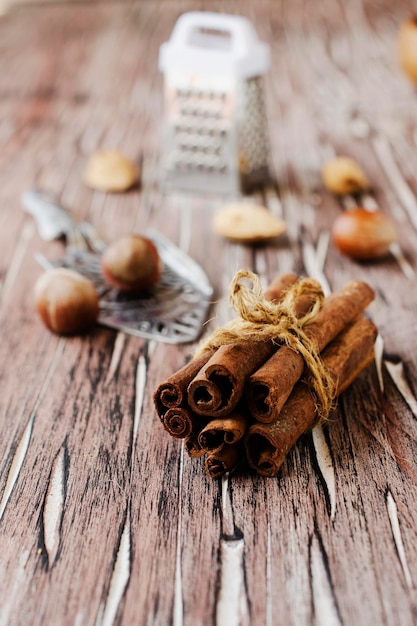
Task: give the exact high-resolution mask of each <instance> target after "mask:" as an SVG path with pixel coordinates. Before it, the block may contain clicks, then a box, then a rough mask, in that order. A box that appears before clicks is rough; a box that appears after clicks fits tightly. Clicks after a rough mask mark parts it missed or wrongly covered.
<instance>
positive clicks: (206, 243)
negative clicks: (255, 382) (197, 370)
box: [0, 0, 417, 626]
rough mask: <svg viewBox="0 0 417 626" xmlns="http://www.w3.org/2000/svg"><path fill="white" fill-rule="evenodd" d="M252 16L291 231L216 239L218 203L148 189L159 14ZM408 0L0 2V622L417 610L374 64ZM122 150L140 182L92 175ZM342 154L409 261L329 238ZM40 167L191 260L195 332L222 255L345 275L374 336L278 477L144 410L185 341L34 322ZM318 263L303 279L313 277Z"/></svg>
mask: <svg viewBox="0 0 417 626" xmlns="http://www.w3.org/2000/svg"><path fill="white" fill-rule="evenodd" d="M208 8H210V9H213V10H220V11H224V12H237V13H240V14H243V15H247V16H249V17H250V18H251V19H252V20H253V22H254V24H255V25H256V27H257V30H258V32H259V35H260V37H261V39H263V40H265V41H268V42H269V44H270V45H271V50H272V70H271V72H270V73H269V74H268V76H267V78H266V95H267V102H266V105H267V114H268V125H269V129H270V141H271V159H272V163H273V172H274V175H275V176H276V179H277V188H278V195H276V196H275V197H272V199H271V197H270V196H268V198H267V200H268V202H269V203H270V208H271V210H272V211H274V212H278V211H279V210H281V209H282V213H283V216H284V218H285V219H286V221H287V224H288V236H287V237H286V238H283V239H281V240H279V242H278V243H274V244H271V245H268V246H265V247H259V248H252V247H247V246H246V247H245V246H242V245H238V244H232V243H227V242H225V241H223V240H221V239H220V238H219V237H218V236H216V235H215V234H214V232H213V231H212V228H211V219H212V216H213V214H214V212H215V211H216V210H217V209H218V208H219V206H220V205H221V202H222V199H221V198H219V197H211V196H209V195H206V194H201V195H198V196H197V195H195V196H185V195H180V194H175V195H174V194H173V195H172V196H168V197H167V196H163V195H162V194H161V192H160V189H159V187H158V186H157V181H158V179H159V170H158V164H159V155H160V139H161V132H160V130H161V119H162V76H161V75H160V73H159V72H158V70H157V55H158V50H159V46H160V44H161V43H162V42H163V41H165V40H166V39H167V38H168V37H169V34H170V32H171V30H172V27H173V25H174V23H175V20H176V19H177V17H178V15H179V14H180V13H181V12H183V11H187V10H194V9H208ZM410 11H411V3H410V2H407V1H406V0H397V2H395V3H393V2H392V1H390V0H352V1H351V2H337V0H322V1H321V2H314V1H313V0H310V1H309V0H293V1H291V2H284V1H282V2H281V1H279V0H276V1H275V2H273V1H272V0H271V1H269V0H259V1H258V2H257V3H250V2H246V1H244V0H241V1H232V0H230V2H228V1H224V2H217V1H213V2H210V3H208V2H204V1H203V0H201V1H200V2H198V1H195V2H190V1H188V0H177V1H176V2H167V1H164V2H157V1H142V2H138V3H117V2H107V3H92V4H84V3H75V4H62V5H43V6H42V5H39V6H20V7H18V8H15V9H12V10H10V11H9V12H8V13H6V14H5V15H4V16H2V17H1V18H0V66H1V72H0V225H1V228H0V250H1V256H0V280H1V283H0V284H1V294H0V297H1V301H0V316H1V318H0V319H1V329H2V334H1V342H0V368H1V369H0V379H1V382H2V392H1V394H0V554H1V556H0V560H1V567H0V572H1V573H0V624H2V625H5V624H13V625H17V624H19V625H20V624H27V625H31V626H33V625H36V624H43V625H45V624H48V625H63V624H65V625H66V624H68V625H69V624H73V625H77V626H81V625H93V624H104V625H106V626H107V625H109V624H113V623H116V624H124V625H126V626H127V625H129V626H130V625H133V624H135V625H136V624H137V625H142V624H143V625H145V624H146V625H150V624H158V625H163V626H166V625H167V624H175V626H179V625H180V624H185V625H189V626H191V625H192V626H195V625H197V624H217V625H220V626H223V625H225V626H226V625H227V626H232V625H235V624H236V625H237V624H254V625H256V626H258V625H262V624H264V625H267V626H271V625H272V624H294V625H304V624H320V625H326V626H327V625H330V624H331V625H334V624H355V626H358V625H364V626H365V625H368V624H370V623H374V624H378V625H380V624H389V625H394V624H395V625H397V624H401V626H407V625H411V624H415V623H416V619H417V603H416V585H417V516H416V507H417V490H416V482H417V461H416V459H417V426H416V424H417V422H416V419H417V399H416V398H417V369H416V367H417V357H416V345H417V342H416V337H417V294H416V289H415V284H416V271H417V182H416V172H417V125H416V118H417V94H416V91H415V89H414V88H413V86H412V85H411V84H410V83H409V82H408V80H407V79H406V78H405V77H404V75H403V74H402V73H401V71H400V69H399V66H398V62H397V58H396V37H397V32H398V27H399V24H400V23H401V21H402V20H403V19H405V18H406V17H408V15H409V12H410ZM99 148H118V149H121V150H122V151H123V152H125V153H126V154H127V155H128V156H130V157H132V158H134V159H141V160H142V161H143V163H144V171H143V181H142V187H141V188H140V189H136V190H133V191H131V192H129V193H125V194H113V195H110V194H107V195H106V194H104V193H100V192H98V191H96V192H93V191H91V190H90V189H88V188H87V187H86V186H85V184H84V183H83V180H82V175H83V171H84V168H85V165H86V162H87V159H88V157H89V156H90V155H91V154H92V153H93V152H94V151H96V150H97V149H99ZM334 154H347V155H349V156H352V157H354V158H355V159H356V160H357V161H358V162H359V163H360V164H361V165H362V167H363V168H364V169H365V171H366V172H367V174H368V176H369V178H370V180H371V181H372V183H373V186H374V190H375V191H374V197H375V199H376V201H377V203H378V205H379V206H380V207H381V208H382V209H383V210H384V211H386V212H387V213H389V214H390V215H391V216H392V217H393V218H394V219H395V221H396V223H397V225H398V228H399V231H400V245H401V250H402V252H403V254H404V257H405V260H406V262H405V263H404V262H403V263H399V262H398V260H396V259H395V258H394V257H390V258H388V259H385V260H384V261H381V262H374V263H367V264H364V263H362V264H361V263H359V262H355V261H351V260H349V259H348V258H346V257H342V255H341V254H340V253H339V252H338V251H337V250H336V249H335V247H334V246H333V244H332V243H331V242H330V243H329V245H328V247H327V248H326V247H325V246H324V250H325V255H323V254H322V253H321V252H320V250H319V251H317V246H318V245H319V246H321V248H320V249H321V250H323V244H326V242H328V238H326V235H328V233H329V229H330V228H331V225H332V222H333V220H334V219H335V218H336V216H337V215H338V214H339V213H340V210H341V208H340V205H339V203H338V201H337V200H336V199H335V198H334V197H332V196H331V195H330V194H329V193H328V192H326V191H325V190H324V189H323V186H322V184H321V182H320V168H321V165H322V163H323V162H324V161H325V160H326V159H327V158H329V157H331V156H332V155H334ZM31 187H38V188H41V189H45V190H48V191H50V192H53V193H55V194H57V195H58V197H59V198H60V199H61V201H62V203H63V204H64V205H65V206H67V207H68V208H70V209H71V211H72V213H73V215H74V216H75V217H76V218H77V219H88V220H90V221H91V222H92V223H93V224H94V225H95V226H96V227H97V228H98V229H99V231H100V232H101V233H102V235H103V236H104V237H105V238H107V239H112V238H114V237H116V236H117V235H119V234H120V235H121V234H125V233H126V232H130V231H132V230H133V231H142V230H144V229H145V228H147V227H148V226H152V227H153V228H156V229H158V230H159V231H160V232H161V233H163V234H164V235H166V236H167V237H169V238H170V239H171V240H172V241H173V242H175V243H176V244H178V245H179V246H180V247H181V248H182V249H183V250H184V251H186V252H187V253H188V254H189V255H190V256H191V257H192V258H193V259H195V260H196V261H197V262H198V263H200V264H201V266H202V267H203V268H204V269H205V271H206V272H207V274H208V276H209V278H210V281H211V283H212V285H213V287H214V292H215V296H214V300H215V304H214V305H213V308H212V310H211V312H210V319H211V320H212V321H211V323H210V325H209V329H210V328H215V327H216V326H217V325H218V324H221V323H223V322H225V321H226V320H227V319H228V318H229V317H230V310H229V308H228V303H227V296H226V291H227V286H228V284H229V282H230V280H231V278H232V276H233V274H234V272H235V271H236V270H237V269H238V268H240V267H249V268H251V269H253V270H254V271H256V272H257V273H258V274H259V276H260V277H261V280H262V282H263V284H265V285H266V284H267V282H268V280H270V279H271V278H272V277H273V276H274V275H276V274H277V273H280V272H284V271H295V272H297V273H299V274H316V275H319V276H321V274H320V272H321V271H322V272H323V274H324V277H325V279H326V280H327V281H328V284H329V285H330V287H331V289H332V290H334V289H337V288H339V287H341V286H342V285H343V284H345V283H346V282H347V281H348V280H350V279H353V278H358V279H361V280H365V281H366V282H368V283H369V284H370V285H372V286H373V287H374V288H375V290H376V300H375V302H374V303H373V304H372V305H371V306H370V307H369V316H370V317H371V319H372V320H373V321H374V322H375V323H376V324H377V325H378V328H379V331H380V334H381V337H382V338H383V342H384V343H383V354H382V357H381V358H380V359H379V364H380V371H378V369H377V368H376V367H373V366H371V367H370V368H368V369H367V370H366V372H364V373H363V375H361V376H360V378H359V379H358V380H357V381H356V382H355V383H354V384H353V385H352V386H351V388H350V389H349V390H348V391H347V392H346V393H345V394H343V396H342V397H341V399H340V402H339V405H338V409H337V410H336V411H335V412H334V413H333V414H332V415H331V419H330V421H329V424H328V426H326V427H325V428H317V429H315V430H314V431H313V434H311V433H308V434H306V435H304V436H303V437H302V438H301V439H300V440H299V442H298V443H297V445H296V446H295V448H294V449H293V450H292V452H291V453H290V455H289V457H288V459H287V461H286V462H285V464H284V466H283V468H282V470H281V472H280V474H279V476H278V477H277V478H270V479H264V478H260V477H257V476H256V475H253V474H251V473H250V472H248V471H245V472H238V473H236V474H234V475H231V476H230V477H228V478H227V479H224V480H219V481H216V480H215V481H213V480H211V479H209V478H208V477H207V476H206V474H205V472H204V463H203V461H202V460H201V459H198V460H195V459H189V458H188V457H187V456H186V455H185V454H184V452H183V446H182V444H181V442H180V441H178V440H174V439H172V438H170V437H169V436H168V435H167V434H166V433H165V432H164V431H163V429H162V428H161V425H160V423H159V422H158V419H157V418H156V416H155V412H154V408H153V404H152V392H153V389H154V388H155V386H156V385H157V384H158V383H159V382H160V381H161V380H162V379H164V378H165V377H167V376H168V375H170V374H171V373H172V372H174V371H175V370H176V369H178V368H179V367H180V366H181V365H182V364H183V363H184V362H185V359H186V358H187V357H188V356H189V355H190V353H191V351H192V349H193V348H194V346H192V345H180V346H169V345H164V344H161V343H155V342H152V341H146V340H143V339H140V338H138V337H133V336H128V335H125V334H123V333H117V332H116V331H114V330H110V329H106V328H103V327H98V328H97V329H96V330H94V331H93V332H91V333H90V334H88V335H86V336H83V337H73V338H63V337H59V336H56V335H53V334H51V333H50V332H48V331H47V330H46V329H45V328H44V327H43V326H42V324H41V323H40V321H39V319H38V317H37V315H36V313H35V310H34V302H33V289H32V288H33V285H34V283H35V281H36V279H37V278H38V276H39V275H40V273H41V271H42V270H41V268H40V267H39V265H38V264H37V263H36V261H35V254H36V253H38V252H41V253H43V254H44V255H45V256H47V257H49V258H53V257H57V256H60V255H61V254H62V253H63V249H64V247H63V243H62V242H54V243H46V242H44V241H42V240H41V239H40V237H39V235H38V233H37V230H36V227H35V224H34V222H33V220H32V219H31V218H30V216H28V215H27V214H25V213H24V212H23V211H22V209H21V203H20V198H21V194H22V193H23V192H24V191H25V190H27V189H28V188H31ZM317 272H318V274H317Z"/></svg>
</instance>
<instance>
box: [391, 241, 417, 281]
mask: <svg viewBox="0 0 417 626" xmlns="http://www.w3.org/2000/svg"><path fill="white" fill-rule="evenodd" d="M389 251H390V252H391V254H392V256H393V257H394V259H395V260H396V261H397V263H398V265H399V266H400V269H401V271H402V273H403V274H404V276H405V277H406V278H408V279H409V280H412V279H413V278H414V277H415V272H414V269H413V267H412V266H411V265H410V263H409V262H408V261H407V259H406V258H405V256H404V252H403V251H402V250H401V248H400V244H399V243H398V241H396V242H395V243H392V244H391V245H390V247H389Z"/></svg>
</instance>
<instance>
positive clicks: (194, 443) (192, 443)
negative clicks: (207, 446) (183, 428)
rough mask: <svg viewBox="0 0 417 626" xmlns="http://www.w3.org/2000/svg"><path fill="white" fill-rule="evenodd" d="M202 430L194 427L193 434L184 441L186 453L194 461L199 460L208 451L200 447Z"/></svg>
mask: <svg viewBox="0 0 417 626" xmlns="http://www.w3.org/2000/svg"><path fill="white" fill-rule="evenodd" d="M200 430H201V428H199V427H195V426H194V428H193V430H192V432H191V434H190V435H188V437H186V438H185V439H184V448H185V451H186V453H187V454H188V456H189V457H191V458H192V459H198V458H200V457H201V456H204V454H206V450H204V449H203V448H202V447H201V446H200V442H199V441H198V435H199V434H200Z"/></svg>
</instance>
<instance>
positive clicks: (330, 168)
mask: <svg viewBox="0 0 417 626" xmlns="http://www.w3.org/2000/svg"><path fill="white" fill-rule="evenodd" d="M321 176H322V180H323V184H324V186H325V187H326V188H327V189H328V191H330V192H331V193H334V194H336V195H344V194H350V193H358V192H361V191H366V190H367V189H369V187H370V185H369V181H368V179H367V178H366V176H365V174H364V172H363V171H362V169H361V168H360V167H359V165H358V164H357V163H356V161H355V160H354V159H351V158H350V157H346V156H339V157H336V158H334V159H331V161H328V162H327V163H325V164H324V166H323V168H322V171H321Z"/></svg>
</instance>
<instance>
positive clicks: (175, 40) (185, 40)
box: [170, 11, 259, 57]
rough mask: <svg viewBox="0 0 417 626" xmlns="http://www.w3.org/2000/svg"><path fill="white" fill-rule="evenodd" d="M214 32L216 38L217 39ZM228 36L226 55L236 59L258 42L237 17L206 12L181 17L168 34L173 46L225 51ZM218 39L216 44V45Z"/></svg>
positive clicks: (248, 23)
mask: <svg viewBox="0 0 417 626" xmlns="http://www.w3.org/2000/svg"><path fill="white" fill-rule="evenodd" d="M216 32H217V36H216ZM223 33H224V35H226V36H229V37H230V46H228V49H227V50H226V51H227V53H229V54H232V55H233V56H235V57H241V56H244V55H247V54H248V53H250V52H251V50H253V49H254V48H255V47H256V46H258V45H259V40H258V37H257V34H256V31H255V29H254V27H253V26H252V24H251V22H250V21H249V20H248V19H246V18H245V17H242V16H240V15H226V14H224V13H211V12H209V11H192V12H190V13H184V14H183V15H181V16H180V18H179V19H178V21H177V23H176V24H175V27H174V30H173V32H172V35H171V39H170V41H171V43H172V44H173V45H174V46H175V47H177V46H178V47H181V48H184V49H195V48H204V47H210V48H212V49H213V48H214V49H216V43H217V44H218V50H219V51H220V52H224V51H225V49H224V43H225V37H224V35H223ZM216 40H217V42H216Z"/></svg>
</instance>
